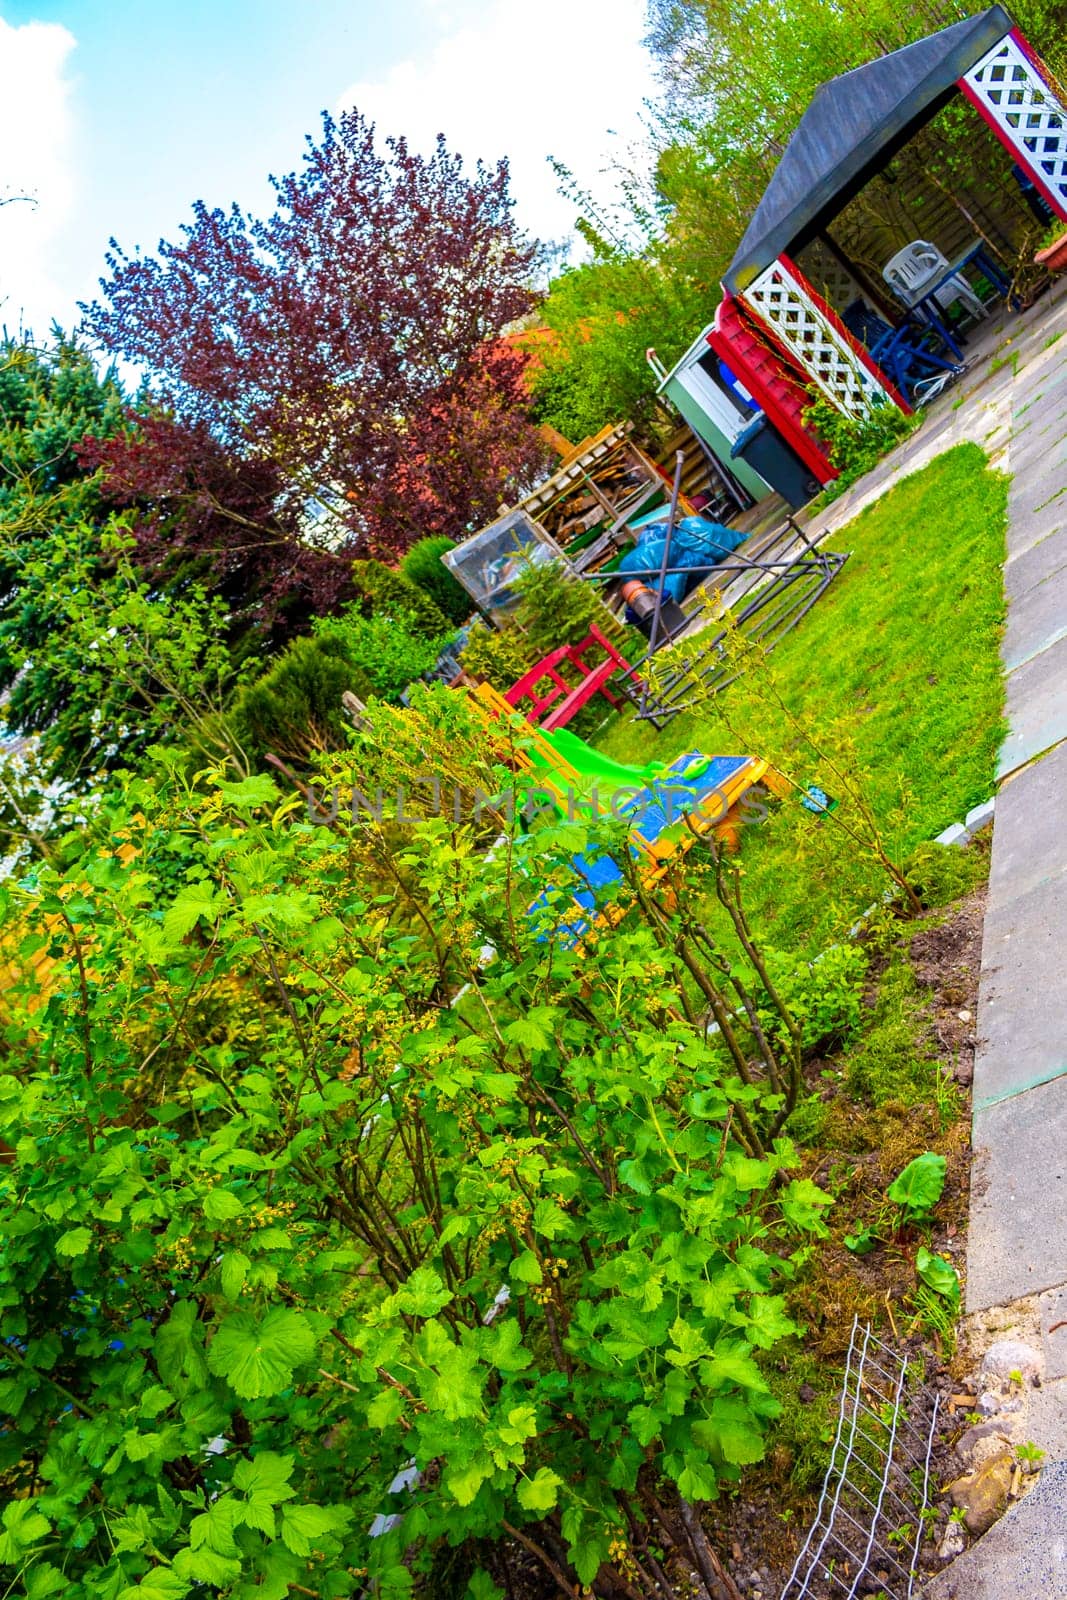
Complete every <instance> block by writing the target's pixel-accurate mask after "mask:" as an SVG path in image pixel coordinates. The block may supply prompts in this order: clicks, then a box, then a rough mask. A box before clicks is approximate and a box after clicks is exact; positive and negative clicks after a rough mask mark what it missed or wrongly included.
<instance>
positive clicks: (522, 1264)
mask: <svg viewBox="0 0 1067 1600" xmlns="http://www.w3.org/2000/svg"><path fill="white" fill-rule="evenodd" d="M508 1275H509V1277H511V1278H513V1279H514V1280H515V1281H516V1282H517V1283H540V1282H541V1263H540V1262H539V1261H538V1259H537V1257H536V1256H535V1255H534V1253H533V1251H532V1250H524V1251H523V1252H522V1254H521V1255H520V1256H516V1257H515V1260H514V1261H513V1262H512V1263H511V1267H510V1268H509V1272H508Z"/></svg>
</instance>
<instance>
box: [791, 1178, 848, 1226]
mask: <svg viewBox="0 0 1067 1600" xmlns="http://www.w3.org/2000/svg"><path fill="white" fill-rule="evenodd" d="M778 1203H779V1205H780V1206H781V1208H782V1215H783V1217H785V1219H786V1221H787V1222H791V1223H792V1224H793V1226H794V1228H803V1229H804V1230H805V1231H806V1232H809V1233H815V1234H818V1235H819V1236H820V1237H821V1236H822V1235H824V1234H825V1233H826V1231H827V1230H826V1224H825V1222H824V1221H823V1219H822V1214H823V1212H824V1211H825V1210H826V1208H827V1206H832V1205H833V1203H834V1198H833V1195H830V1194H827V1193H826V1190H825V1189H820V1188H819V1186H818V1184H817V1183H812V1181H811V1179H810V1178H794V1179H793V1181H792V1182H791V1183H787V1184H786V1186H785V1188H784V1189H783V1190H782V1191H781V1193H780V1194H779V1196H778Z"/></svg>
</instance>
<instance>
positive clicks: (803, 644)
mask: <svg viewBox="0 0 1067 1600" xmlns="http://www.w3.org/2000/svg"><path fill="white" fill-rule="evenodd" d="M1006 522H1007V480H1006V478H1005V477H1004V476H1003V475H1002V474H1000V473H997V472H994V471H992V470H990V469H989V467H988V464H987V462H986V459H985V456H984V455H983V453H982V451H981V450H980V449H979V447H978V446H977V445H975V444H964V445H959V446H957V447H956V448H955V449H953V450H951V451H948V452H947V453H946V454H944V455H942V456H939V457H938V458H937V459H936V460H935V461H933V462H931V463H930V464H929V465H928V466H927V467H925V468H924V469H923V470H921V471H919V472H916V473H915V474H913V475H912V476H910V477H908V478H906V479H904V480H903V481H902V482H901V483H898V484H897V485H895V486H894V487H893V488H892V489H890V490H889V491H888V492H887V493H886V494H884V495H883V496H882V497H881V498H880V499H879V500H878V501H877V502H875V503H874V504H873V505H871V506H868V507H867V508H866V509H865V510H864V511H863V512H861V513H860V515H859V516H858V517H856V518H855V520H854V521H852V522H851V523H849V524H848V525H847V526H846V527H845V528H843V529H842V530H840V532H839V533H837V534H836V535H834V537H833V539H832V540H831V541H830V543H831V546H832V547H833V548H837V549H841V550H848V551H850V552H851V559H850V560H849V562H848V563H847V565H846V567H845V568H844V571H843V572H842V574H841V576H840V577H839V578H838V579H837V580H836V581H835V583H834V585H833V587H832V588H831V589H830V590H829V591H828V592H827V594H826V595H825V596H824V597H823V598H822V599H821V600H820V601H819V603H818V605H817V606H816V607H815V609H814V610H813V611H812V612H811V613H810V614H809V615H808V616H807V617H806V618H805V619H804V621H803V622H802V623H801V625H800V627H799V628H798V629H797V630H796V631H795V632H794V633H792V634H791V635H789V637H788V638H787V639H786V640H785V641H784V642H783V643H782V644H781V645H780V646H779V648H778V649H777V650H776V651H775V652H774V653H773V654H772V655H771V656H770V657H769V658H767V660H766V662H765V663H764V664H763V665H761V666H759V667H758V668H756V669H755V670H753V671H751V672H749V673H747V674H746V675H745V677H743V678H742V679H741V680H740V681H739V682H737V683H735V684H733V685H731V687H730V688H728V689H726V690H725V691H724V692H723V694H722V695H720V696H717V697H713V698H712V699H711V700H709V701H708V702H707V703H706V704H704V705H702V706H700V707H697V708H696V709H694V710H692V711H690V712H686V713H684V714H683V715H681V716H679V717H677V718H675V720H674V721H673V722H671V723H670V724H669V725H668V726H667V727H666V728H665V729H664V730H663V732H662V733H659V734H657V733H656V732H655V730H654V729H652V728H651V727H650V726H649V725H648V724H647V723H638V722H636V721H634V720H633V717H632V714H627V715H625V716H623V717H618V718H615V719H613V721H612V722H611V724H609V726H608V728H607V729H606V731H605V732H604V733H603V734H602V735H601V736H600V738H599V739H598V741H597V742H598V744H599V745H600V747H601V749H603V750H604V751H606V752H607V753H608V754H610V755H612V756H614V757H616V758H617V759H619V760H622V761H633V762H641V763H643V762H646V761H648V760H650V759H653V758H659V759H662V760H670V759H672V758H673V757H674V756H675V755H677V754H678V753H679V752H681V751H684V750H691V749H700V750H704V751H706V752H708V753H712V754H716V753H727V752H737V751H739V750H744V751H745V752H750V753H755V754H758V755H761V756H764V757H766V758H767V759H768V760H769V761H771V762H772V764H773V765H775V766H776V767H778V768H780V770H782V771H783V772H785V773H786V774H787V775H788V776H789V777H790V778H792V779H793V780H794V781H795V782H798V783H800V784H803V785H806V784H809V783H814V784H818V785H819V786H820V787H822V788H824V789H826V790H827V791H828V792H829V793H831V794H833V792H834V785H833V782H832V781H831V779H830V777H829V776H828V775H827V774H826V770H825V764H824V763H823V762H821V761H820V759H819V756H818V755H817V753H816V747H818V748H819V749H821V750H822V751H824V752H827V753H828V754H829V755H830V756H831V757H832V758H836V756H837V753H838V752H840V751H841V750H843V749H848V750H849V751H850V752H851V754H850V758H849V759H850V760H851V761H852V762H853V763H854V768H855V770H856V771H857V772H859V773H862V774H863V782H864V786H865V790H866V793H867V795H868V797H869V799H870V802H871V804H872V806H873V808H874V810H875V813H876V815H877V817H878V819H879V822H880V825H881V828H882V830H883V833H884V836H885V838H886V841H887V843H888V844H889V845H890V848H891V851H892V853H893V855H894V859H897V860H900V861H904V860H906V859H908V858H910V856H911V855H912V853H913V852H914V851H915V850H916V848H917V847H918V846H919V845H920V844H921V843H922V842H923V841H927V840H930V839H932V838H933V837H934V836H935V835H936V834H938V833H940V832H941V830H942V829H943V828H945V827H947V826H948V825H949V824H950V823H952V822H956V821H959V820H961V819H962V818H963V816H964V815H965V814H966V812H967V811H968V810H969V809H970V808H971V807H972V806H973V805H976V804H977V803H978V802H979V801H981V800H984V799H986V798H987V796H988V795H989V794H990V793H991V792H992V789H993V780H994V772H995V762H996V753H997V749H998V747H999V744H1000V741H1001V737H1002V731H1003V724H1002V706H1003V684H1002V677H1001V669H1000V660H999V655H998V641H999V637H1000V628H1001V623H1002V619H1003V614H1004V602H1003V592H1002V585H1001V565H1002V562H1003V559H1004V536H1005V527H1006ZM771 680H773V684H774V685H775V686H776V687H777V691H778V692H779V693H780V694H781V695H782V697H783V698H784V700H785V701H786V703H787V705H788V707H789V710H790V712H791V713H792V716H793V718H795V719H797V720H798V721H799V722H800V724H801V725H802V727H803V730H804V734H805V735H806V737H798V735H797V732H796V729H795V727H794V726H792V724H791V722H790V719H789V717H787V716H786V715H784V714H783V713H782V711H781V710H780V709H779V707H778V706H776V705H775V704H773V703H772V701H771V699H769V698H768V693H767V685H768V682H769V681H771ZM743 834H744V837H743V842H742V862H743V865H744V869H745V873H746V880H747V881H746V896H747V899H748V902H749V906H750V909H751V910H752V911H753V913H754V915H755V917H756V919H757V924H758V926H760V927H761V928H762V929H763V930H764V933H765V935H768V934H769V936H770V937H771V940H772V942H773V943H774V944H775V945H778V946H780V947H782V948H798V949H802V950H807V951H809V952H810V953H812V954H814V953H815V952H816V951H818V950H819V949H822V948H824V947H825V946H826V945H827V944H829V943H832V942H833V940H834V939H836V938H839V937H840V936H841V934H842V932H843V931H844V930H846V929H847V928H848V927H849V926H850V925H851V923H852V922H853V921H854V920H855V918H856V916H857V915H858V914H859V913H860V912H861V911H862V910H863V909H864V908H865V907H866V906H867V905H869V904H870V902H871V901H872V900H875V899H877V898H878V896H879V895H880V894H881V892H882V890H883V888H884V887H885V885H886V883H887V881H888V880H887V878H886V876H885V874H884V872H883V871H882V870H881V869H880V868H879V867H877V866H875V865H874V864H873V863H871V861H870V860H869V859H867V858H866V857H864V856H862V855H861V854H860V853H858V852H857V851H856V849H855V848H854V847H853V846H852V844H851V843H850V841H849V840H848V839H847V837H846V836H845V835H844V833H843V831H842V828H841V827H840V826H838V825H837V824H836V823H835V821H834V819H833V818H823V819H820V818H817V817H814V816H812V815H811V814H810V813H809V812H807V811H805V810H803V809H802V808H801V807H800V806H799V805H798V804H796V803H795V802H786V803H785V804H784V805H782V806H781V807H779V808H775V809H773V810H772V811H771V814H770V816H769V817H768V819H767V821H766V822H765V823H763V824H762V826H759V827H749V828H746V829H744V830H743Z"/></svg>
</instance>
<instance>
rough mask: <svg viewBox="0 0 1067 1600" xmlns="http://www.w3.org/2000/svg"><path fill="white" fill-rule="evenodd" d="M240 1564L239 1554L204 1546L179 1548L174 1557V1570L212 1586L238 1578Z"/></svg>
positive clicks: (185, 1576) (225, 1584)
mask: <svg viewBox="0 0 1067 1600" xmlns="http://www.w3.org/2000/svg"><path fill="white" fill-rule="evenodd" d="M242 1565H243V1563H242V1562H241V1559H240V1556H223V1555H220V1554H219V1552H218V1551H217V1550H208V1549H206V1548H205V1549H202V1550H179V1551H178V1554H177V1555H176V1556H175V1557H174V1570H175V1572H177V1573H180V1575H181V1576H182V1577H183V1578H191V1579H193V1581H194V1582H196V1583H197V1584H203V1583H209V1584H211V1585H212V1586H213V1587H223V1586H227V1585H229V1584H231V1583H232V1582H233V1580H234V1578H239V1577H240V1576H241V1568H242ZM138 1592H140V1591H138Z"/></svg>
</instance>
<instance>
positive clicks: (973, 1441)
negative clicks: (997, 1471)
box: [956, 1422, 1011, 1472]
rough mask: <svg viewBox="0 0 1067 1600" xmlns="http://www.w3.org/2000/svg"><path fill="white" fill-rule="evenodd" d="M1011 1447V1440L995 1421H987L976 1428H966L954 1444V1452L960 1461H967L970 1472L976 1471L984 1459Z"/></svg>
mask: <svg viewBox="0 0 1067 1600" xmlns="http://www.w3.org/2000/svg"><path fill="white" fill-rule="evenodd" d="M1010 1447H1011V1440H1010V1439H1008V1438H1007V1437H1006V1435H1005V1434H1004V1433H1003V1431H1002V1430H1001V1429H1000V1428H999V1427H998V1426H997V1424H996V1423H995V1422H987V1423H985V1424H983V1425H982V1426H980V1427H977V1428H968V1429H967V1432H966V1433H965V1434H964V1435H963V1438H962V1439H960V1440H959V1442H958V1444H957V1445H956V1454H957V1455H958V1456H959V1458H960V1460H961V1461H964V1462H966V1463H967V1465H968V1467H969V1468H970V1469H971V1471H972V1472H977V1470H978V1468H979V1467H980V1466H981V1465H982V1463H983V1462H984V1461H990V1460H992V1459H993V1457H994V1456H999V1455H1002V1454H1003V1453H1004V1450H1005V1448H1009V1449H1010Z"/></svg>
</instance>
